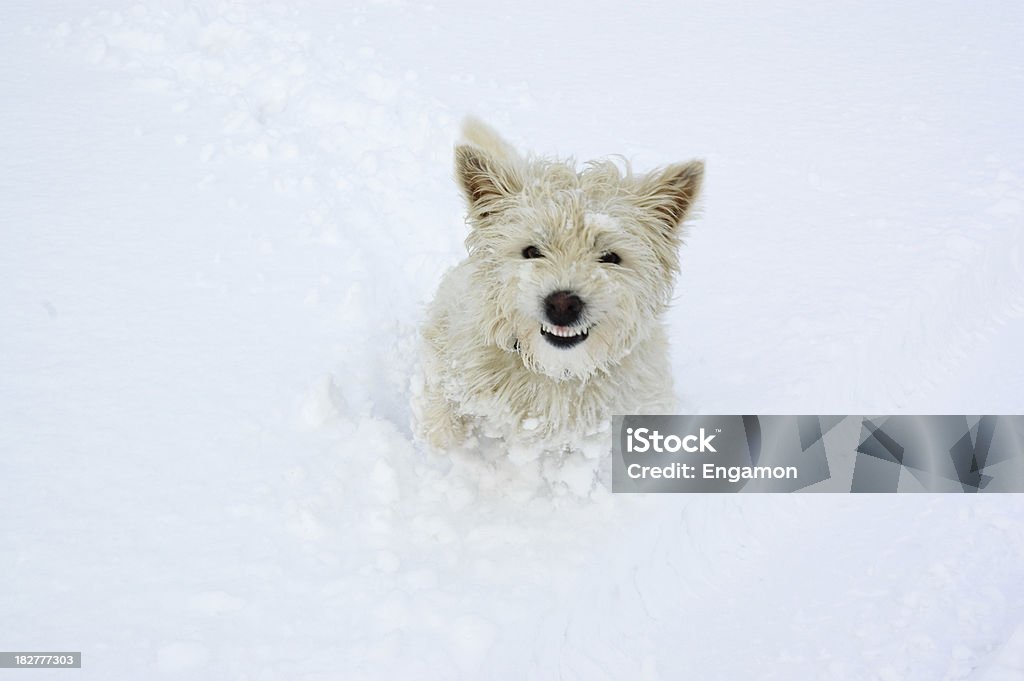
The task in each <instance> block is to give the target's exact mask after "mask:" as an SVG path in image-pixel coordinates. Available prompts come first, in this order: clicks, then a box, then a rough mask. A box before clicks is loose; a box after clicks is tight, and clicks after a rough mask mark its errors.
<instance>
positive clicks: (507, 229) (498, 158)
mask: <svg viewBox="0 0 1024 681" xmlns="http://www.w3.org/2000/svg"><path fill="white" fill-rule="evenodd" d="M463 134H464V138H465V141H464V142H463V143H461V144H459V145H458V146H457V147H456V149H455V160H456V172H457V176H458V179H459V183H460V184H461V186H462V190H463V192H464V194H465V196H466V200H467V203H468V206H469V222H470V225H471V232H470V235H469V237H468V238H467V239H466V246H467V248H468V250H469V253H470V258H471V259H473V260H474V261H475V262H476V267H475V268H474V277H475V280H474V282H473V286H474V287H475V288H476V289H477V290H476V291H474V292H473V293H472V295H473V296H474V297H477V296H484V300H485V304H486V314H485V315H483V317H484V318H482V319H480V320H479V323H480V324H481V325H483V327H484V331H485V334H486V338H487V341H488V342H489V343H492V344H494V345H497V346H499V347H502V348H505V349H507V350H509V351H513V352H518V353H519V355H520V356H521V357H522V361H523V363H524V364H525V365H526V366H527V367H528V368H530V369H531V370H533V371H537V372H540V373H543V374H545V375H548V376H550V377H552V378H556V379H563V378H566V377H572V376H576V377H586V376H589V375H591V374H593V373H594V372H596V371H601V370H605V369H607V368H608V367H609V366H611V365H613V364H615V363H616V362H618V361H619V360H621V359H622V358H623V357H624V356H625V355H626V354H628V353H629V352H630V351H631V350H632V349H633V348H634V347H635V346H636V345H637V343H639V342H642V341H643V340H644V339H645V338H647V336H648V334H649V333H650V332H651V330H652V329H653V328H654V325H656V324H657V323H658V318H659V316H660V314H661V312H662V311H663V310H664V308H665V306H666V305H667V304H668V301H669V299H670V297H671V294H672V284H673V279H674V275H675V273H676V271H677V270H678V267H679V257H678V248H679V243H680V238H681V236H682V235H681V231H682V222H683V220H684V219H685V218H686V216H687V214H688V213H689V211H690V210H691V208H692V207H693V204H694V201H695V200H696V198H697V194H698V192H699V190H700V185H701V180H702V178H703V175H704V164H703V163H702V162H700V161H691V162H689V163H685V164H680V165H672V166H669V167H667V168H665V169H662V170H658V171H654V172H651V173H648V174H646V175H633V174H632V173H631V172H630V171H629V168H628V165H627V167H626V169H625V170H620V169H619V167H618V166H617V165H615V164H614V163H612V162H610V161H600V162H591V163H588V164H587V165H586V166H585V167H584V169H583V170H581V171H577V169H576V168H575V165H574V164H573V163H572V162H571V161H558V160H551V159H535V158H524V157H522V156H520V155H518V154H517V153H516V152H515V151H514V150H513V149H512V148H511V147H510V146H509V145H508V144H506V143H505V142H504V141H503V140H502V139H501V138H500V137H499V136H498V135H497V134H496V133H495V132H494V131H493V130H491V129H490V128H488V127H486V126H484V125H483V124H482V123H479V122H478V121H475V120H469V121H467V123H466V125H465V126H464V130H463Z"/></svg>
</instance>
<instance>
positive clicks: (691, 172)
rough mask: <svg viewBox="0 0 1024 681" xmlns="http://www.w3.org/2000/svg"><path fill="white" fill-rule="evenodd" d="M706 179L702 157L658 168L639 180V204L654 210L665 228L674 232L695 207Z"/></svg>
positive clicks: (669, 231)
mask: <svg viewBox="0 0 1024 681" xmlns="http://www.w3.org/2000/svg"><path fill="white" fill-rule="evenodd" d="M703 181H704V162H703V161H690V162H689V163H679V164H676V165H671V166H669V167H667V168H665V169H664V170H660V171H655V172H653V173H650V174H648V175H647V176H645V177H644V178H643V179H642V180H641V182H640V189H639V198H640V205H641V206H642V207H643V208H645V209H647V210H649V211H651V212H652V213H654V215H655V216H656V217H657V219H658V221H659V222H661V223H662V224H663V225H664V228H665V230H666V232H668V233H670V234H672V233H674V232H675V231H676V228H678V227H679V224H680V223H681V222H682V221H683V220H684V219H686V215H687V213H689V212H690V209H691V208H693V204H694V202H696V200H697V196H698V194H700V187H701V183H702V182H703Z"/></svg>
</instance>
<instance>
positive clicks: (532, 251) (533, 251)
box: [523, 246, 544, 260]
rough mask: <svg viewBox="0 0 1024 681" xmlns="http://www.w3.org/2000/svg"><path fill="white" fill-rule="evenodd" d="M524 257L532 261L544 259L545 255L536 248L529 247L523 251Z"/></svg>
mask: <svg viewBox="0 0 1024 681" xmlns="http://www.w3.org/2000/svg"><path fill="white" fill-rule="evenodd" d="M523 257H524V258H526V259H527V260H530V259H532V258H543V257H544V254H543V253H541V252H540V249H539V248H537V247H536V246H527V247H526V248H524V249H523Z"/></svg>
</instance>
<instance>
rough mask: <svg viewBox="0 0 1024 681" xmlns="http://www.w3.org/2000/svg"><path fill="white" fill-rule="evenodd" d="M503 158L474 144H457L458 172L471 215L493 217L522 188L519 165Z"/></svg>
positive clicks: (456, 167)
mask: <svg viewBox="0 0 1024 681" xmlns="http://www.w3.org/2000/svg"><path fill="white" fill-rule="evenodd" d="M502 160H504V159H502ZM502 160H498V159H496V158H494V157H493V156H492V155H491V154H489V153H488V152H486V151H484V150H483V149H481V148H480V147H477V146H475V145H472V144H460V145H459V146H457V147H455V172H456V175H457V176H458V179H459V184H460V185H461V186H462V192H463V193H464V194H465V196H466V202H467V203H468V204H469V212H470V215H471V216H474V217H477V218H480V219H485V218H487V217H489V216H490V215H492V214H493V213H495V212H496V211H498V210H500V209H501V204H502V201H503V200H504V199H507V198H508V197H510V196H512V195H513V194H515V193H517V192H519V191H520V189H521V188H522V187H521V182H520V181H519V178H518V176H517V173H516V172H515V169H514V168H512V167H510V166H509V165H507V164H505V163H503V162H502Z"/></svg>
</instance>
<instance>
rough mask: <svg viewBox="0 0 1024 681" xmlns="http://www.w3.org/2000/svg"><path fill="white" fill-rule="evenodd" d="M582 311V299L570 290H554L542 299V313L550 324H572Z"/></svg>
mask: <svg viewBox="0 0 1024 681" xmlns="http://www.w3.org/2000/svg"><path fill="white" fill-rule="evenodd" d="M582 312H583V301H582V300H580V297H579V296H578V295H576V294H575V293H573V292H572V291H555V292H554V293H552V294H551V295H549V296H548V297H547V298H545V299H544V314H546V315H547V316H548V320H550V321H551V323H552V324H557V325H558V326H572V325H573V324H575V323H576V322H577V321H578V320H579V318H580V314H581V313H582Z"/></svg>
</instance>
